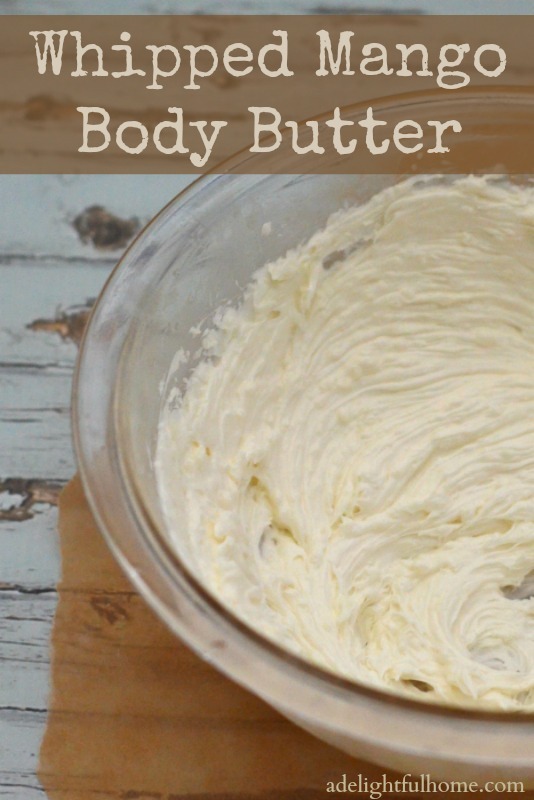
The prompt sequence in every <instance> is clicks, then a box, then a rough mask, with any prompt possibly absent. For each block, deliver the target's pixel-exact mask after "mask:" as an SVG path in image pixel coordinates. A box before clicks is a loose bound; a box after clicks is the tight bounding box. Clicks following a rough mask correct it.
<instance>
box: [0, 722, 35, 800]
mask: <svg viewBox="0 0 534 800" xmlns="http://www.w3.org/2000/svg"><path fill="white" fill-rule="evenodd" d="M45 716H46V715H45V714H44V713H40V712H34V711H18V710H16V709H0V742H1V743H2V747H1V753H2V755H1V764H0V785H2V784H3V785H6V784H7V785H10V784H11V785H12V786H13V785H16V784H19V785H22V786H28V787H35V788H38V787H39V782H38V780H37V777H36V776H35V769H36V765H37V758H38V754H39V747H40V744H41V736H42V729H43V722H44V719H45Z"/></svg>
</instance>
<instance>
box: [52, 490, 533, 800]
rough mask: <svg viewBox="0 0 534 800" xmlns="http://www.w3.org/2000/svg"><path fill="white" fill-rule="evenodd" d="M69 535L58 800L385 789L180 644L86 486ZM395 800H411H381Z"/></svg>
mask: <svg viewBox="0 0 534 800" xmlns="http://www.w3.org/2000/svg"><path fill="white" fill-rule="evenodd" d="M59 533H60V542H61V555H62V576H61V581H60V584H59V587H58V589H59V602H58V607H57V612H56V617H55V622H54V628H53V632H52V675H51V695H50V702H49V715H48V723H47V728H46V732H45V736H44V740H43V744H42V748H41V753H40V765H39V772H38V776H39V779H40V781H41V783H42V785H43V788H44V789H45V791H46V793H47V796H48V798H49V799H50V800H181V798H189V797H193V798H197V800H200V798H202V799H203V800H208V799H209V800H230V799H231V798H236V800H237V799H239V800H252V798H255V800H316V799H318V798H324V799H325V800H326V798H328V797H332V794H329V793H327V791H326V788H327V782H328V781H334V782H336V783H337V782H338V781H340V780H341V779H342V777H343V775H344V774H346V775H347V780H357V779H358V774H361V775H362V776H364V777H365V778H367V779H368V780H369V781H372V780H380V779H381V778H382V775H383V774H384V773H385V770H384V769H383V768H382V767H377V766H373V765H370V764H367V763H364V762H361V761H357V760H355V759H353V758H350V757H349V756H346V755H344V754H343V753H340V752H338V751H337V750H335V749H333V748H331V747H329V746H327V745H325V744H323V743H322V742H320V741H318V740H316V739H314V738H313V737H312V736H310V735H308V734H307V733H305V732H303V731H301V730H300V729H299V728H297V727H296V726H294V725H293V724H291V723H290V722H288V721H286V720H285V719H284V718H283V717H281V716H280V715H279V714H278V713H276V712H275V711H274V710H272V709H271V708H269V707H268V706H267V705H266V704H265V703H263V702H262V701H260V700H258V699H257V698H256V697H254V696H253V695H251V694H249V693H248V692H246V691H245V690H243V689H241V688H240V687H238V686H237V685H235V684H234V683H232V682H231V681H229V680H228V679H227V678H225V677H223V676H222V675H220V674H219V673H218V672H217V671H216V670H215V669H213V667H211V666H209V665H208V664H205V663H204V662H203V661H201V660H200V659H199V658H198V657H197V656H196V655H194V654H193V653H192V652H191V651H190V650H189V649H188V648H187V647H186V646H185V645H183V644H182V643H181V642H180V641H178V639H176V638H175V637H174V636H173V635H172V634H171V633H170V632H169V631H168V630H167V629H166V628H165V627H164V625H163V624H162V623H161V622H160V621H159V620H158V619H157V618H156V617H155V616H154V614H153V613H152V611H151V610H150V609H149V608H148V606H147V605H146V604H145V602H144V601H143V599H142V598H141V597H140V596H139V595H138V594H137V592H135V591H134V590H133V589H132V586H131V584H130V583H129V582H128V580H127V578H126V577H125V576H124V575H123V573H122V572H121V570H120V568H119V567H118V565H117V564H116V563H115V561H114V559H113V557H112V556H111V554H110V553H109V551H108V549H107V546H106V544H105V543H104V541H103V539H102V537H101V535H100V533H99V532H98V530H97V528H96V525H95V523H94V521H93V518H92V516H91V512H90V511H89V508H88V506H87V503H86V501H85V498H84V496H83V491H82V488H81V484H80V481H79V479H78V478H74V479H73V480H72V481H71V482H70V484H69V485H68V486H67V487H66V489H65V490H64V491H63V493H62V495H61V498H60V523H59ZM387 778H388V779H390V780H392V781H394V780H396V779H398V778H399V776H398V775H396V774H395V773H389V772H388V773H387ZM350 796H351V797H356V796H359V797H363V796H365V797H369V794H368V793H367V794H359V795H358V794H355V793H353V794H351V795H350ZM392 796H397V797H401V796H402V797H403V798H410V797H412V798H413V797H414V795H411V794H408V793H407V794H402V795H389V794H384V795H383V797H392ZM423 796H424V795H419V797H423ZM432 796H433V797H435V796H436V795H432ZM439 796H440V797H449V796H452V795H449V793H448V792H446V793H443V794H440V795H439ZM454 796H455V797H458V794H455V795H454ZM479 796H486V795H485V793H483V794H479ZM488 796H489V795H488ZM501 796H503V795H501ZM520 796H521V797H525V798H526V797H532V796H533V795H532V793H531V792H528V791H527V792H526V793H524V794H521V795H520Z"/></svg>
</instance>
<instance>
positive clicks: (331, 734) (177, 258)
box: [73, 92, 534, 781]
mask: <svg viewBox="0 0 534 800" xmlns="http://www.w3.org/2000/svg"><path fill="white" fill-rule="evenodd" d="M421 102H424V103H427V104H428V103H430V104H431V105H433V106H434V107H435V108H434V109H433V110H434V111H435V113H436V115H438V114H439V115H440V116H437V118H438V119H439V118H442V119H444V118H449V117H446V116H445V114H449V116H452V115H453V114H454V113H455V111H456V112H458V113H459V108H460V106H461V113H462V114H463V118H465V116H466V114H467V115H468V114H469V113H470V109H473V110H472V113H473V114H475V113H476V121H477V125H478V130H479V132H480V131H485V132H486V133H488V132H489V133H491V134H494V135H495V136H500V137H501V144H502V139H503V137H508V138H507V141H506V145H507V148H509V149H512V150H513V147H514V144H516V145H517V147H520V146H524V142H525V136H527V139H528V140H529V141H532V133H533V130H534V102H533V99H532V96H531V95H525V94H523V93H522V92H515V93H498V94H495V93H492V94H487V95H484V96H481V95H478V96H477V103H476V104H473V102H472V98H470V95H469V94H463V95H462V96H461V97H458V98H456V97H455V98H454V99H450V98H445V100H444V99H443V97H442V96H439V97H434V98H432V97H426V98H411V99H410V98H407V99H404V100H401V101H397V102H396V104H393V105H392V104H389V105H388V101H384V103H382V105H380V104H375V106H376V108H377V110H378V111H380V112H381V114H382V116H383V117H387V114H388V112H389V110H394V111H395V112H396V113H398V111H399V109H401V110H402V111H403V113H404V116H405V117H410V116H411V115H412V114H413V113H414V111H415V110H416V106H418V104H420V103H421ZM458 104H460V106H459V105H458ZM419 108H420V105H419ZM475 108H476V111H475ZM363 113H364V109H362V108H361V107H354V108H352V109H349V110H345V111H344V116H345V117H348V118H353V119H358V118H361V116H362V114H363ZM505 115H506V117H507V124H506V126H505V127H503V125H502V120H503V117H504V116H505ZM463 144H464V145H465V146H466V148H468V149H469V148H476V147H477V135H476V134H472V135H471V134H470V136H469V137H465V141H464V142H463ZM252 158H254V157H252V156H250V154H246V155H239V156H236V158H235V159H234V160H231V161H230V162H228V163H226V164H225V165H224V168H223V170H222V174H221V173H219V174H216V175H209V176H206V177H203V178H201V179H200V180H198V181H197V182H196V183H194V184H193V185H192V186H191V187H190V188H188V189H187V190H186V191H185V192H183V193H182V194H180V195H178V196H177V197H176V198H175V199H174V200H173V201H172V202H171V203H170V204H169V205H168V206H167V207H166V208H164V209H163V211H161V213H160V214H159V215H158V216H157V217H156V218H155V219H154V220H153V221H152V222H151V223H150V224H149V225H148V227H147V228H145V230H144V231H143V232H142V233H141V235H140V236H139V237H138V238H137V240H136V241H135V242H134V243H133V245H132V246H131V247H130V249H129V250H128V251H127V252H126V254H125V255H124V257H123V259H122V260H121V262H120V263H119V265H118V266H117V268H116V269H115V270H114V272H113V273H112V275H111V277H110V279H109V280H108V282H107V284H106V286H105V288H104V290H103V292H102V294H101V296H100V298H99V300H98V302H97V304H96V306H95V308H94V311H93V314H92V317H91V320H90V323H89V325H88V328H87V331H86V334H85V338H84V341H83V344H82V348H81V353H80V358H79V362H78V369H77V374H76V378H75V385H74V396H73V401H74V402H73V407H74V436H75V445H76V451H77V458H78V464H79V469H80V472H81V476H82V480H83V484H84V487H85V491H86V494H87V498H88V500H89V503H90V505H91V508H92V510H93V512H94V515H95V517H96V520H97V522H98V524H99V526H100V528H101V529H102V531H103V533H104V534H105V536H106V538H107V540H108V542H109V545H110V547H111V549H112V550H113V552H114V554H115V556H116V557H117V559H118V560H119V562H120V564H121V565H122V567H123V568H124V570H125V571H126V572H127V574H128V575H129V576H130V578H131V580H132V582H133V583H134V585H135V586H136V587H137V589H138V590H139V591H140V592H141V594H142V595H143V596H144V597H145V598H146V599H147V600H148V602H149V603H150V604H151V605H152V607H153V608H154V610H155V611H156V612H157V614H158V615H159V616H160V617H161V618H162V619H163V620H164V621H165V622H166V623H167V625H168V626H169V627H170V628H171V629H172V630H173V631H174V632H175V633H176V634H177V635H178V636H179V637H180V638H181V639H183V640H184V641H185V642H186V643H187V644H189V645H190V646H191V647H192V648H193V649H194V650H195V651H196V652H197V653H198V654H200V655H201V656H202V658H204V659H206V660H208V661H209V662H210V663H212V664H213V665H214V666H215V667H217V668H218V669H219V670H221V671H222V672H224V673H225V674H226V675H228V676H230V677H231V678H233V679H234V680H235V681H237V682H238V683H240V684H241V685H243V686H245V687H246V688H247V689H249V690H251V691H252V692H255V693H256V694H257V695H259V696H261V697H262V698H263V699H265V700H266V701H267V702H268V703H270V704H271V705H273V706H274V707H276V708H277V709H278V710H279V711H281V712H282V713H283V714H285V715H286V716H287V717H289V718H290V719H292V720H293V721H295V722H296V723H297V724H299V725H300V726H302V727H303V728H305V729H307V730H309V731H311V732H312V733H314V734H316V735H317V736H319V737H320V738H322V739H323V740H325V741H327V742H329V743H330V744H333V745H335V746H337V747H339V748H341V749H343V750H345V751H346V752H348V753H351V754H353V755H357V756H359V757H361V758H366V759H369V760H370V761H373V762H376V763H379V764H383V765H385V766H388V767H391V768H394V769H397V770H400V771H401V772H410V773H412V774H414V773H417V772H425V773H427V772H429V773H431V774H433V775H434V776H436V777H441V778H448V779H466V778H469V779H473V780H481V779H483V778H484V779H488V778H493V779H499V778H508V779H513V780H518V779H521V778H522V779H526V780H527V781H529V780H532V781H534V716H533V715H521V714H511V713H488V712H482V711H479V712H477V711H467V710H461V709H452V708H446V707H442V706H436V705H431V704H429V703H425V702H424V700H422V701H415V700H410V699H403V698H400V697H397V696H392V695H391V694H389V693H387V692H382V691H379V690H376V689H371V688H368V687H366V686H363V685H360V684H358V683H356V682H351V681H348V680H344V679H341V678H338V677H335V676H333V675H332V674H330V673H328V672H326V671H323V670H322V669H320V668H319V667H316V666H312V665H311V664H309V663H306V662H305V661H303V660H301V659H299V658H298V657H296V656H294V655H291V654H290V653H288V652H287V651H285V650H283V649H282V648H281V647H278V646H276V645H275V644H273V643H271V642H269V641H267V640H266V639H265V638H263V637H262V636H261V635H259V634H258V633H256V632H255V631H254V630H252V629H251V628H249V627H247V626H246V625H245V624H243V623H242V622H240V621H239V620H238V619H236V618H235V617H234V616H233V615H232V614H231V613H230V612H229V611H227V610H226V609H225V608H224V607H223V606H222V605H221V604H220V603H219V602H218V601H217V599H216V598H215V597H213V596H212V595H211V594H210V593H209V592H208V591H207V590H206V589H205V588H204V587H203V586H202V585H201V584H200V583H199V582H198V581H197V579H196V578H195V576H194V575H192V574H190V573H189V572H188V570H187V569H186V568H185V566H184V565H183V564H182V563H181V562H180V560H179V559H178V557H177V556H176V554H175V553H174V551H173V550H172V549H171V548H170V547H169V545H168V542H167V538H166V533H165V524H164V521H163V517H162V511H161V507H160V501H159V497H158V491H157V485H156V480H155V474H154V466H153V456H154V450H155V446H156V434H157V425H158V418H159V414H160V409H161V405H162V403H163V402H164V400H165V392H166V387H167V388H168V384H167V375H168V372H169V368H170V365H171V362H172V360H173V358H174V356H175V354H176V352H177V350H178V349H179V348H184V349H185V350H186V351H187V350H193V351H194V350H195V349H196V346H197V344H198V343H197V342H196V341H195V340H194V337H193V336H192V334H191V328H192V327H193V326H195V325H197V324H198V323H199V322H201V321H203V320H206V319H209V318H210V317H211V316H212V315H213V313H214V311H215V310H216V309H217V308H218V307H219V306H220V305H221V303H222V302H223V301H229V300H230V301H232V300H233V301H235V300H237V299H238V298H239V296H240V294H241V291H242V288H243V287H244V286H245V285H246V283H247V281H248V279H249V277H250V275H251V273H252V272H254V270H256V269H257V268H258V267H260V266H262V265H263V264H264V263H266V262H267V261H270V260H272V259H273V258H275V257H278V256H280V255H282V254H284V253H285V252H286V251H287V250H288V249H289V248H290V247H293V246H295V245H296V244H297V243H298V242H300V241H302V240H305V239H306V238H308V237H309V236H310V234H311V233H312V232H314V231H315V230H317V229H318V228H320V227H321V226H323V225H324V224H325V222H326V220H327V218H328V217H329V215H330V214H331V213H332V212H334V211H336V210H337V209H339V208H340V207H342V206H344V205H347V204H353V203H361V202H364V201H366V200H367V199H368V198H370V197H371V196H372V195H373V194H374V193H376V192H377V191H379V190H381V189H382V188H384V187H386V186H388V185H391V184H392V183H393V182H395V181H397V180H399V177H398V176H394V175H364V176H353V175H341V174H338V175H310V174H304V173H303V172H301V173H300V174H287V173H290V172H295V171H296V170H297V169H298V168H300V167H301V166H302V164H303V162H302V159H299V158H298V157H297V156H293V157H291V156H287V154H286V156H285V158H286V161H285V162H284V161H282V163H281V164H280V172H281V173H284V174H276V175H263V174H250V175H239V174H232V170H233V169H234V168H235V166H236V164H238V163H240V162H242V161H243V160H245V159H252ZM291 159H292V160H291ZM254 163H256V162H252V164H251V165H250V164H249V168H250V167H251V166H252V167H254ZM257 163H258V166H261V162H260V160H259V159H257ZM496 166H497V165H496ZM265 223H270V228H271V233H270V235H262V232H263V234H265V228H264V225H265ZM192 366H193V362H192V361H189V362H188V363H186V364H184V365H182V366H181V368H180V371H179V373H178V375H177V376H176V379H175V381H174V384H175V383H176V380H177V381H178V383H180V381H182V380H183V378H184V377H185V376H186V375H187V373H188V372H189V371H190V370H191V368H192Z"/></svg>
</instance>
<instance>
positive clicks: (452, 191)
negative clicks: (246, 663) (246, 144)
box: [157, 177, 534, 710]
mask: <svg viewBox="0 0 534 800" xmlns="http://www.w3.org/2000/svg"><path fill="white" fill-rule="evenodd" d="M343 253H344V254H345V257H344V258H343V257H342V254H343ZM332 254H336V255H334V256H333V255H332ZM325 266H326V268H325ZM206 345H207V356H211V358H207V359H206V360H205V361H204V362H203V363H201V364H200V366H199V367H198V368H197V369H196V371H195V372H194V374H193V375H192V377H191V380H190V382H189V384H188V388H187V391H186V393H185V396H184V397H183V401H182V402H181V404H180V405H179V407H178V408H176V407H174V408H170V407H169V408H167V410H166V411H165V412H164V414H163V416H162V420H161V425H160V433H159V447H158V459H157V471H158V479H159V484H160V489H161V496H162V500H163V505H164V509H165V514H166V517H167V520H168V527H169V535H170V537H171V539H172V542H173V544H174V545H175V547H176V549H177V551H178V552H179V553H180V554H181V555H182V556H183V557H184V558H185V559H186V560H187V563H189V565H190V566H191V568H192V569H193V570H194V571H195V572H196V573H197V574H198V575H199V577H200V578H201V579H202V580H203V581H204V582H205V584H206V585H207V586H208V587H209V588H210V589H211V590H212V591H213V593H214V594H215V595H216V596H217V597H219V598H220V599H222V601H224V603H226V604H227V605H228V606H229V607H230V608H231V609H232V610H233V611H234V612H235V613H236V614H237V615H239V616H240V617H241V618H243V619H244V620H246V621H247V622H248V623H249V624H250V625H251V626H252V627H253V628H255V629H256V630H259V631H261V632H262V633H264V634H265V635H267V636H268V637H270V638H272V639H274V640H275V641H277V642H279V643H280V644H282V645H284V646H285V647H287V648H289V649H290V650H292V651H294V652H297V653H298V654H300V655H301V656H303V657H304V658H307V659H310V660H312V661H313V662H315V663H317V664H319V665H322V666H323V667H325V668H327V669H330V670H332V671H334V672H336V673H341V674H342V675H344V676H348V677H350V678H354V679H356V680H358V681H362V682H364V683H366V684H372V685H375V686H379V687H384V688H388V689H390V690H393V691H396V692H401V693H404V694H406V693H407V694H410V695H412V696H418V697H421V698H424V699H430V700H439V701H442V702H448V703H453V704H459V705H466V706H473V705H478V706H483V707H493V708H502V709H530V710H533V709H534V597H528V595H529V591H528V590H524V589H523V590H522V589H520V588H518V587H521V585H522V584H523V586H524V582H525V580H528V573H530V572H531V571H532V570H534V190H533V189H531V188H529V189H526V188H522V189H519V188H510V187H507V186H506V185H505V184H501V183H499V182H498V181H495V180H491V179H488V180H486V179H482V178H472V177H471V178H465V179H461V180H458V181H456V182H454V183H452V184H449V185H445V184H444V183H443V182H441V181H435V180H434V181H423V182H421V181H420V182H419V183H418V182H416V181H413V180H411V181H406V182H403V183H401V184H399V185H398V186H396V187H394V188H392V189H389V190H387V191H384V192H382V193H380V194H379V195H377V196H376V197H375V198H374V199H373V200H372V201H371V202H370V203H368V204H367V205H365V206H363V207H357V208H353V209H350V210H348V211H343V212H340V213H338V214H337V215H335V216H334V217H333V218H332V220H331V221H330V223H329V224H328V226H327V228H326V229H325V230H323V231H321V232H319V233H317V234H316V235H315V236H313V238H312V239H311V240H310V241H309V242H308V243H307V244H305V245H303V246H301V247H299V248H297V249H296V250H294V251H292V252H290V253H288V254H287V256H286V257H284V258H282V259H280V260H279V261H277V262H276V263H273V264H271V265H268V266H266V267H265V268H263V269H262V270H260V271H259V272H258V273H257V274H256V276H255V278H254V281H253V283H252V284H251V286H250V287H249V289H248V291H247V292H246V294H245V298H244V301H243V304H242V306H241V307H240V308H239V309H238V310H237V311H235V310H231V311H228V312H226V313H225V314H223V316H222V320H221V322H220V324H219V326H218V329H217V330H216V331H215V332H212V333H211V334H210V335H209V336H208V337H207V339H206ZM533 583H534V581H533ZM514 595H518V596H514ZM523 595H527V597H524V598H523V599H520V597H521V596H523Z"/></svg>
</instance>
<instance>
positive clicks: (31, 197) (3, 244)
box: [0, 175, 193, 300]
mask: <svg viewBox="0 0 534 800" xmlns="http://www.w3.org/2000/svg"><path fill="white" fill-rule="evenodd" d="M192 179H193V178H192V176H191V175H144V176H136V175H2V176H1V177H0V260H4V261H5V260H6V259H11V258H12V257H13V256H17V255H18V256H21V255H22V256H25V257H27V256H30V257H34V256H50V257H51V259H50V260H51V261H53V260H54V257H55V259H56V261H59V260H66V259H71V258H83V259H90V260H101V261H104V262H107V263H113V262H114V261H116V259H117V258H118V256H120V254H121V252H122V249H123V248H119V249H118V250H116V251H102V250H96V249H95V248H94V247H93V246H92V245H90V244H83V243H82V242H81V241H80V238H79V236H78V234H77V233H76V231H75V230H74V228H73V225H72V222H73V220H74V218H75V217H76V216H77V215H78V214H80V213H81V212H83V211H84V210H85V209H86V208H87V207H90V206H94V205H101V206H104V207H105V208H106V209H107V210H108V211H110V212H112V213H113V214H116V215H117V216H119V217H121V218H124V219H130V218H131V217H137V218H138V219H139V221H140V223H141V224H144V223H146V222H148V220H149V219H150V218H151V217H153V216H154V214H156V212H157V211H159V210H160V208H162V207H163V206H164V205H165V204H166V203H167V202H168V201H169V200H171V199H172V198H173V197H174V196H175V195H176V194H178V192H180V191H181V190H182V189H183V188H185V187H186V186H187V185H188V184H189V183H191V181H192ZM43 266H44V267H46V268H48V267H49V266H52V264H48V263H47V264H43ZM72 285H73V286H76V282H74V281H73V282H72ZM0 286H2V284H0ZM0 291H2V290H1V289H0ZM79 299H80V300H81V299H82V297H81V293H80V295H79Z"/></svg>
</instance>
